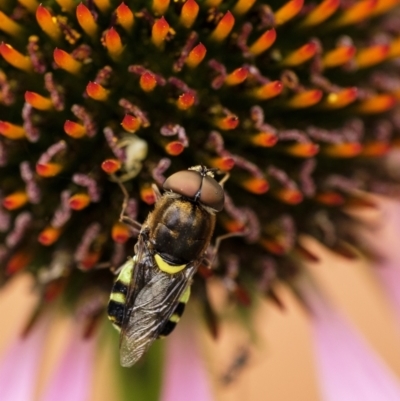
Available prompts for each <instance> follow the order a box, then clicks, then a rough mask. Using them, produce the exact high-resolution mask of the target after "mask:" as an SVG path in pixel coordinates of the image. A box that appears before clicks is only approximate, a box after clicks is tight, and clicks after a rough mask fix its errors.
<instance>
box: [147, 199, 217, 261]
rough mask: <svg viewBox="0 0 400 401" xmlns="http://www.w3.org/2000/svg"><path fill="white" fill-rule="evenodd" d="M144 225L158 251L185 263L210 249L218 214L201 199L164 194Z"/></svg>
mask: <svg viewBox="0 0 400 401" xmlns="http://www.w3.org/2000/svg"><path fill="white" fill-rule="evenodd" d="M143 226H144V228H145V230H147V231H148V239H149V240H150V242H151V244H152V248H153V249H154V251H155V253H157V254H159V255H160V256H161V257H162V259H163V260H165V261H166V262H167V263H171V264H173V265H184V264H187V263H189V262H191V261H193V260H195V259H198V258H199V257H200V256H201V255H203V254H204V252H205V251H206V250H207V247H208V245H209V243H210V241H211V237H212V234H213V232H214V227H215V214H214V213H210V211H209V210H207V209H206V208H204V207H202V205H200V204H199V203H196V202H192V201H189V200H186V199H184V198H182V197H176V196H169V195H168V194H164V195H163V196H162V197H161V199H159V200H158V202H157V203H156V205H155V209H154V211H153V212H152V213H151V214H150V215H149V216H148V218H147V220H146V222H145V223H144V225H143Z"/></svg>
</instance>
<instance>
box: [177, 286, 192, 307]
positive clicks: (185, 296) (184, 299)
mask: <svg viewBox="0 0 400 401" xmlns="http://www.w3.org/2000/svg"><path fill="white" fill-rule="evenodd" d="M189 298H190V286H189V287H188V288H186V290H185V292H184V293H183V294H182V296H181V297H180V298H179V302H183V303H184V304H187V302H188V301H189Z"/></svg>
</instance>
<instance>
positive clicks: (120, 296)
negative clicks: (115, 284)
mask: <svg viewBox="0 0 400 401" xmlns="http://www.w3.org/2000/svg"><path fill="white" fill-rule="evenodd" d="M110 299H111V300H112V301H115V302H118V303H120V304H124V303H125V301H126V298H125V295H124V294H121V293H120V292H113V293H112V294H111V296H110Z"/></svg>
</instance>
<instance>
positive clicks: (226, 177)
mask: <svg viewBox="0 0 400 401" xmlns="http://www.w3.org/2000/svg"><path fill="white" fill-rule="evenodd" d="M230 176H231V175H230V174H229V173H228V172H227V171H226V172H225V174H224V176H223V177H222V178H221V180H220V181H219V182H218V184H219V185H221V187H224V184H225V183H226V182H227V181H228V180H229V177H230Z"/></svg>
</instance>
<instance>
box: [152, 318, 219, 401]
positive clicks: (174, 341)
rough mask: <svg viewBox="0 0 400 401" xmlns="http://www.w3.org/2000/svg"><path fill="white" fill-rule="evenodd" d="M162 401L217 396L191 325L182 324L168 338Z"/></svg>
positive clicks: (205, 400) (202, 399) (197, 400)
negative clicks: (209, 379) (212, 389)
mask: <svg viewBox="0 0 400 401" xmlns="http://www.w3.org/2000/svg"><path fill="white" fill-rule="evenodd" d="M164 372H165V373H164V383H163V388H162V393H161V394H162V396H161V398H160V399H161V401H187V400H188V399H190V401H212V400H213V399H214V397H213V396H212V394H211V389H210V385H209V381H208V378H207V374H206V371H205V368H204V365H203V361H202V359H201V357H200V355H199V349H198V347H197V344H196V334H195V333H192V329H190V327H189V325H182V324H181V325H179V327H178V328H177V329H176V331H174V333H173V334H171V336H170V337H169V338H168V340H167V349H166V360H165V367H164Z"/></svg>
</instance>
